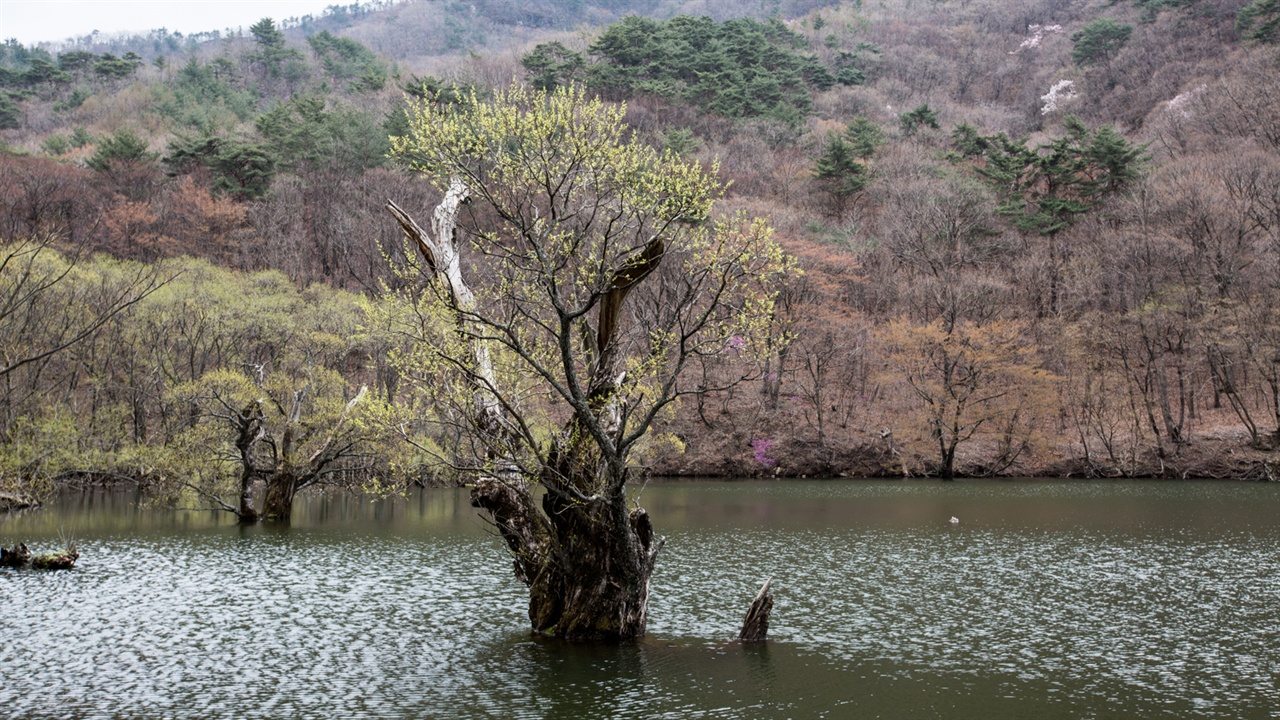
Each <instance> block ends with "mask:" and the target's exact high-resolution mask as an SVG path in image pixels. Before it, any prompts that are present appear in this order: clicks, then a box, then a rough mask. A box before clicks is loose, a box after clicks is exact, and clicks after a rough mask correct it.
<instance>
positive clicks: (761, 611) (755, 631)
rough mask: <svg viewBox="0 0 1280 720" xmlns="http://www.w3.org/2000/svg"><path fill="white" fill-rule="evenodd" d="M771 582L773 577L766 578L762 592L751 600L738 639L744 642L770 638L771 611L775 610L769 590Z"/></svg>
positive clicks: (761, 588) (761, 640)
mask: <svg viewBox="0 0 1280 720" xmlns="http://www.w3.org/2000/svg"><path fill="white" fill-rule="evenodd" d="M771 584H773V578H769V579H768V580H765V581H764V585H762V586H761V587H760V592H758V593H756V599H755V600H753V601H752V602H751V607H750V608H748V610H747V618H746V620H744V621H743V623H742V632H740V633H738V639H739V640H741V641H742V642H763V641H764V640H767V639H768V635H769V613H771V612H773V595H772V594H771V593H770V592H769V586H770V585H771Z"/></svg>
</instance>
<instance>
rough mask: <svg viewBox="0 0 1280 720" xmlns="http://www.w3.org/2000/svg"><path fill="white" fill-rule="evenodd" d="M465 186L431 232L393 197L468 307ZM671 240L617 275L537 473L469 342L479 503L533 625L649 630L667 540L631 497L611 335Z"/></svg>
mask: <svg viewBox="0 0 1280 720" xmlns="http://www.w3.org/2000/svg"><path fill="white" fill-rule="evenodd" d="M468 196H469V191H468V189H467V187H466V186H465V184H463V183H462V182H461V181H458V180H456V179H455V180H454V181H453V183H452V184H451V186H450V188H449V191H448V192H447V193H446V195H445V198H444V200H443V201H442V202H441V204H440V206H439V207H437V208H436V211H435V213H434V218H433V219H434V226H435V237H434V238H432V237H431V236H430V235H428V234H427V233H426V232H425V231H424V230H423V229H422V228H421V227H419V226H418V225H417V223H415V222H414V221H413V219H412V218H411V217H410V216H409V215H408V214H407V213H405V212H404V211H403V210H401V209H400V208H399V207H398V206H396V205H395V204H394V203H388V204H387V209H388V210H389V211H390V212H391V213H392V214H393V215H394V216H395V218H396V220H397V221H398V222H399V223H400V226H401V228H402V229H403V230H404V232H405V235H406V236H407V237H409V238H410V240H411V241H413V242H414V243H415V244H416V245H417V247H418V251H419V253H420V255H421V256H422V258H423V260H424V261H425V262H426V264H427V266H428V268H429V270H430V272H431V273H432V274H433V275H434V277H435V279H436V280H437V281H438V282H440V283H442V284H444V287H445V288H447V289H448V291H449V297H450V299H451V302H452V303H453V306H454V309H455V310H457V311H459V312H460V316H461V317H466V315H467V314H468V313H469V312H471V311H473V310H474V308H475V307H476V299H475V296H474V294H473V293H472V291H471V289H470V288H469V287H468V286H467V284H466V281H465V278H464V277H463V275H462V268H461V262H460V258H459V253H458V247H457V243H456V238H455V228H456V216H457V213H458V209H459V207H460V206H461V204H462V203H463V202H465V200H466V198H467V197H468ZM663 252H664V245H663V242H662V241H661V240H660V239H658V238H652V239H651V240H650V241H649V242H648V243H647V244H646V245H645V246H644V247H643V248H641V249H640V251H639V252H637V253H636V254H635V255H634V256H633V257H631V258H629V259H628V260H627V261H626V262H624V263H623V264H622V266H621V267H620V268H618V269H617V271H616V272H615V274H614V275H613V277H612V280H611V282H610V284H609V286H608V289H607V291H606V292H605V293H604V295H603V296H602V299H601V303H600V305H599V316H598V321H597V326H596V333H595V337H594V340H595V362H594V363H593V367H592V370H591V373H590V380H589V383H588V386H587V388H586V392H585V403H584V405H585V406H586V407H585V408H584V407H578V408H577V410H576V412H575V415H574V417H573V418H572V419H570V420H569V421H568V423H567V424H566V426H565V428H564V429H563V430H562V431H561V433H560V434H559V436H558V438H557V439H556V440H554V441H553V447H552V449H551V450H550V451H549V453H548V457H547V458H546V460H545V463H544V465H543V467H542V468H541V469H540V471H539V476H538V477H534V478H530V477H525V476H524V475H522V473H521V471H520V469H519V466H518V464H517V463H516V462H515V460H514V459H513V458H511V457H507V456H504V455H503V454H502V451H500V450H495V448H502V447H510V443H508V442H505V440H507V439H508V438H509V436H507V435H505V434H506V433H511V432H512V430H511V419H510V418H509V417H507V410H506V408H504V407H503V406H502V405H501V403H500V402H499V401H498V398H497V396H496V393H495V391H494V389H495V388H497V387H499V385H498V383H497V380H496V378H495V377H494V372H493V368H492V362H491V360H490V357H489V354H488V348H487V347H486V346H485V345H484V344H483V343H482V342H479V341H476V340H471V342H470V352H471V353H472V360H473V370H472V372H473V373H474V376H473V378H472V386H473V390H474V400H475V402H474V405H473V411H472V412H473V413H474V417H473V418H472V422H473V425H474V426H475V428H476V429H477V432H479V433H480V434H481V435H483V436H485V437H484V438H483V440H484V445H485V446H486V447H488V448H489V457H487V458H486V460H487V463H488V467H489V468H490V469H489V470H488V472H487V473H486V474H484V475H482V476H481V477H480V478H479V479H478V480H477V483H476V485H475V487H474V489H473V490H472V494H471V504H472V505H473V506H474V507H476V508H479V509H482V510H484V511H486V512H487V513H488V515H489V517H490V519H491V520H492V522H493V524H494V526H495V528H496V529H497V531H498V533H499V535H501V537H502V538H503V540H504V542H505V543H506V545H507V549H508V550H509V551H510V552H511V554H512V556H513V565H514V571H515V575H516V577H517V578H518V579H519V580H520V581H521V582H523V583H524V584H525V585H526V586H528V588H529V622H530V625H531V627H532V629H533V631H534V632H537V633H541V634H546V635H551V636H555V637H561V638H566V639H573V640H606V641H617V640H630V639H634V638H637V637H640V636H643V635H644V632H645V626H646V624H647V621H648V600H649V583H650V578H651V577H652V575H653V567H654V562H655V560H656V557H657V554H658V551H659V550H660V549H661V546H662V540H661V539H660V538H656V537H655V535H654V533H653V526H652V524H651V523H650V520H649V516H648V514H647V513H645V511H644V510H643V509H640V508H638V507H637V508H635V509H633V510H628V508H627V498H626V490H625V488H626V481H627V471H626V468H625V461H624V457H625V450H619V449H618V448H617V447H616V442H615V440H614V439H613V438H614V435H615V433H616V431H617V427H618V424H619V417H618V416H619V412H618V408H617V407H616V388H617V382H618V376H619V373H618V372H617V368H616V365H617V364H618V363H617V357H618V351H617V343H616V339H615V337H614V336H615V333H616V330H617V324H618V320H619V314H620V312H621V309H622V303H623V301H624V300H625V298H626V296H627V294H628V292H629V291H630V290H631V289H632V288H633V287H635V285H636V284H637V283H638V282H640V281H641V280H643V279H644V278H645V277H646V276H647V275H648V274H649V273H651V272H652V271H653V269H654V268H656V267H657V265H658V264H659V263H660V262H661V259H662V255H663ZM462 322H464V323H465V320H464V321H462ZM464 330H465V328H464ZM484 334H485V333H484V332H483V331H481V332H478V333H474V335H475V336H483V335H484ZM535 483H536V484H540V485H541V486H542V487H544V488H545V489H546V493H545V494H544V495H543V497H542V501H541V509H539V505H538V503H537V502H535V500H534V496H533V487H534V486H535Z"/></svg>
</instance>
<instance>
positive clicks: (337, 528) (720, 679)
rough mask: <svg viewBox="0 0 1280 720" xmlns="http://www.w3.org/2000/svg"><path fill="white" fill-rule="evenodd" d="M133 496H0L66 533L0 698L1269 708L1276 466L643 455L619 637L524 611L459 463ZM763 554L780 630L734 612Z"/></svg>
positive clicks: (1169, 710)
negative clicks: (980, 475) (656, 468)
mask: <svg viewBox="0 0 1280 720" xmlns="http://www.w3.org/2000/svg"><path fill="white" fill-rule="evenodd" d="M137 500H138V498H136V497H132V496H130V495H128V494H99V495H89V496H78V497H75V498H66V499H64V500H63V501H62V502H61V503H60V504H59V505H57V506H56V507H51V508H48V509H46V510H43V511H40V512H37V513H33V514H27V515H22V516H17V517H7V518H0V543H3V544H5V545H9V544H12V543H13V542H15V541H18V540H25V541H27V542H28V543H30V544H32V545H33V546H38V547H36V548H35V549H44V548H45V547H47V546H50V545H56V544H57V543H58V538H59V537H60V536H62V537H65V536H73V537H75V538H76V539H77V541H78V543H79V546H80V550H81V554H82V557H81V560H80V563H79V564H78V566H77V567H76V569H74V570H72V571H69V572H44V573H41V572H35V571H14V570H0V608H2V609H0V668H3V677H4V680H3V682H0V717H8V718H135V717H136V718H161V717H164V718H170V717H172V718H309V717H314V718H339V717H341V718H347V717H352V718H360V717H368V718H484V717H494V718H596V717H618V718H655V717H670V718H788V717H792V718H810V717H829V718H874V717H882V718H993V719H998V718H1280V522H1278V521H1280V487H1277V486H1272V485H1253V484H1238V483H1210V482H1205V483H1200V482H1180V483H1159V482H1070V481H1057V482H1046V481H1020V482H956V483H941V482H931V481H919V482H892V481H888V482H867V481H831V482H819V481H813V482H782V483H755V482H748V483H672V484H653V485H650V486H649V487H647V488H645V489H644V491H643V493H642V496H641V500H642V502H643V504H644V505H645V506H646V507H647V508H648V509H649V511H650V513H651V514H652V516H653V519H654V523H655V525H656V526H657V528H658V531H659V532H660V533H663V534H665V535H666V536H667V546H666V549H665V550H664V551H663V555H662V556H661V557H660V560H659V566H658V572H657V574H656V576H655V578H654V586H653V593H652V602H651V607H650V616H651V619H650V625H649V637H648V638H647V639H645V640H644V641H642V642H640V643H637V644H634V645H624V646H620V647H611V646H606V647H600V646H581V645H566V644H562V643H556V642H546V641H537V640H534V639H532V638H530V637H529V636H528V633H527V631H526V622H525V619H524V595H523V593H522V588H521V586H520V585H519V584H518V583H517V582H516V580H515V579H514V577H513V576H512V573H511V571H510V563H509V561H507V560H506V559H505V558H504V556H503V554H502V549H501V545H500V543H499V541H498V540H497V539H496V538H495V537H494V536H493V535H492V533H491V532H490V531H489V529H488V528H487V527H486V526H485V525H484V524H483V523H482V522H481V521H480V520H479V519H478V518H477V516H476V515H475V514H474V511H473V510H472V509H471V508H470V507H469V506H468V504H467V501H466V495H465V492H461V491H453V490H429V491H423V492H421V493H417V494H414V495H413V496H411V497H409V498H406V499H399V500H388V501H382V502H377V503H369V502H365V501H362V500H359V499H356V498H351V497H347V496H343V495H335V496H315V497H308V498H304V499H302V500H300V501H299V503H298V507H297V510H296V512H295V515H294V521H293V523H292V525H291V526H290V527H288V528H273V527H270V526H254V527H247V528H242V527H239V526H237V525H235V524H234V523H232V522H231V521H230V519H229V518H228V517H226V515H225V513H223V514H217V513H209V512H203V511H176V512H175V511H164V510H157V509H150V508H146V507H139V506H138V504H137ZM952 517H955V518H957V519H958V520H959V522H958V523H952V522H950V519H951V518H952ZM767 576H772V577H773V578H774V588H775V595H776V604H775V609H774V616H773V626H772V632H771V637H772V640H771V641H770V642H769V643H768V644H767V645H765V646H761V647H742V646H739V645H736V644H734V643H730V642H727V640H728V638H730V637H732V636H733V634H734V633H735V631H736V628H737V625H738V624H739V623H740V622H741V614H742V613H743V612H744V611H745V609H746V606H747V604H748V602H749V601H750V599H751V597H752V596H753V595H754V593H755V591H756V589H757V588H758V586H759V584H760V582H761V581H762V580H763V579H764V578H765V577H767Z"/></svg>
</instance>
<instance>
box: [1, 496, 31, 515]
mask: <svg viewBox="0 0 1280 720" xmlns="http://www.w3.org/2000/svg"><path fill="white" fill-rule="evenodd" d="M36 507H40V503H39V502H37V501H35V500H32V499H31V498H27V497H23V496H22V495H13V494H11V493H3V492H0V512H9V511H11V510H26V509H27V508H36Z"/></svg>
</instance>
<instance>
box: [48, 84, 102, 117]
mask: <svg viewBox="0 0 1280 720" xmlns="http://www.w3.org/2000/svg"><path fill="white" fill-rule="evenodd" d="M91 95H93V93H91V92H89V91H88V90H86V89H85V88H82V87H77V88H75V89H74V90H72V91H71V94H70V95H68V96H67V99H65V100H62V101H60V102H56V103H54V104H53V109H54V111H55V112H66V111H68V110H74V109H76V108H78V107H80V106H81V105H83V104H84V101H85V100H88V99H89V97H90V96H91Z"/></svg>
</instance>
